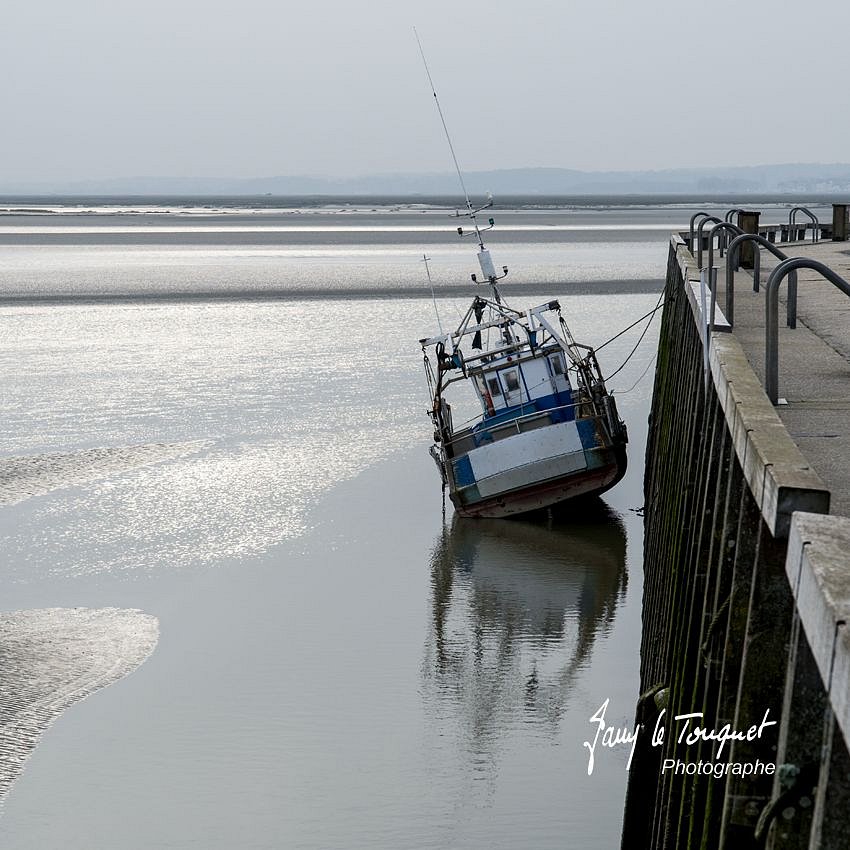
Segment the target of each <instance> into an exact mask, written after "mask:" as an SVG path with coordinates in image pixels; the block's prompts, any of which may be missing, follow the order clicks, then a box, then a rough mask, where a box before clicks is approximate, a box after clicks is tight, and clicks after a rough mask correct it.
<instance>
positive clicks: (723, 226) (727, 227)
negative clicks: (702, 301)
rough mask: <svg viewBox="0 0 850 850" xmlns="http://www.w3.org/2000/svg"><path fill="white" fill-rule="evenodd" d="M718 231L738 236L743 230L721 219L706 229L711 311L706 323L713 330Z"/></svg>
mask: <svg viewBox="0 0 850 850" xmlns="http://www.w3.org/2000/svg"><path fill="white" fill-rule="evenodd" d="M706 221H707V219H706ZM718 232H720V233H723V234H724V235H726V234H727V233H734V234H735V235H736V236H739V235H741V234H742V233H743V232H744V231H743V230H741V228H740V227H738V225H737V224H732V223H731V222H728V221H721V222H720V223H719V224H715V225H714V227H712V228H711V230H709V231H708V283H709V286H710V287H711V312H710V313H709V314H708V315H709V317H710V318H709V322H708V324H709V327H710V329H711V330H712V331H713V330H714V308H715V306H716V305H717V277H716V276H715V274H714V234H715V233H718ZM718 247H719V246H718ZM720 256H721V257H722V256H723V254H722V253H721V254H720ZM727 279H728V278H727Z"/></svg>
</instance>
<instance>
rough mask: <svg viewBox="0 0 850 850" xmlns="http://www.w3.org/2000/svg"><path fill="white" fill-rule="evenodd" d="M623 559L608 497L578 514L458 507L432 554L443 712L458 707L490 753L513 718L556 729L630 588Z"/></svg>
mask: <svg viewBox="0 0 850 850" xmlns="http://www.w3.org/2000/svg"><path fill="white" fill-rule="evenodd" d="M625 559H626V533H625V529H624V527H623V524H622V522H621V520H620V518H619V517H618V516H617V515H616V514H614V513H613V512H612V511H611V510H610V509H609V508H608V507H607V506H606V505H604V504H603V503H602V502H601V501H595V502H594V503H593V504H592V505H591V506H590V507H589V508H588V509H587V512H586V513H585V514H582V515H581V516H580V517H577V516H576V515H575V511H574V510H573V511H572V513H571V518H570V521H569V523H558V524H555V523H552V522H547V521H546V520H536V521H529V520H522V521H521V520H516V519H512V520H507V519H479V520H468V519H459V518H457V517H455V519H454V521H453V522H452V524H451V527H450V528H447V529H445V530H444V533H443V535H442V537H441V538H440V539H439V540H438V542H437V545H436V547H435V549H434V551H433V555H432V562H431V582H432V627H431V629H430V637H429V643H428V646H427V647H426V653H425V664H424V671H423V673H424V679H425V682H424V693H425V699H426V700H427V701H429V702H431V701H433V703H434V704H432V706H431V708H432V709H433V712H434V714H435V715H438V716H442V717H443V718H444V719H445V718H446V715H447V714H457V715H459V716H458V717H457V719H458V720H459V721H460V723H461V726H462V727H463V729H465V730H466V731H465V732H464V733H463V737H466V738H467V740H466V742H465V743H466V745H468V746H471V747H472V748H473V749H474V750H475V751H477V752H479V754H481V755H484V754H485V752H486V751H487V750H489V749H490V747H489V745H488V741H492V740H493V739H494V738H496V737H498V736H500V735H501V734H502V733H503V732H505V731H506V730H507V729H508V728H510V727H511V726H515V725H525V724H528V723H532V724H543V725H544V726H545V727H550V728H551V729H552V730H555V729H556V728H557V726H558V722H559V720H560V718H561V716H562V714H563V712H564V709H565V707H566V705H567V702H568V700H569V697H570V691H571V686H572V685H573V684H574V683H575V682H576V680H577V678H579V677H580V676H581V671H582V670H583V669H586V668H587V667H588V665H589V664H590V658H591V653H592V650H593V646H594V642H595V640H596V638H597V636H598V635H601V634H604V633H605V632H606V631H607V630H608V629H609V628H610V625H611V623H612V622H613V618H614V615H615V612H616V610H617V606H618V604H620V603H621V601H622V600H623V598H624V596H625V591H626V581H627V579H626V569H625ZM469 734H471V735H472V737H473V740H471V741H470V740H469V739H468V735H469Z"/></svg>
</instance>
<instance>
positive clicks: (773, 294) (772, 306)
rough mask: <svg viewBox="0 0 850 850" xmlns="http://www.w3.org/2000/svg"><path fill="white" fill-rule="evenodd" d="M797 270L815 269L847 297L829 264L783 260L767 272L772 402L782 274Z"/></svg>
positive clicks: (767, 379) (848, 286) (767, 372)
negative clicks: (768, 274) (768, 275)
mask: <svg viewBox="0 0 850 850" xmlns="http://www.w3.org/2000/svg"><path fill="white" fill-rule="evenodd" d="M730 251H731V249H730ZM797 269H812V270H813V271H816V272H817V273H818V274H820V275H821V276H823V277H825V278H826V279H827V280H828V281H829V282H830V283H831V284H832V285H833V286H835V287H836V288H837V289H840V290H841V291H842V292H843V293H844V294H845V295H847V296H850V283H848V282H847V281H846V280H844V278H843V277H841V276H840V275H838V274H836V273H835V272H834V271H833V270H832V269H831V268H829V266H826V265H824V264H823V263H821V262H819V261H818V260H812V259H810V258H809V257H792V258H791V259H790V260H784V261H783V262H781V263H780V264H779V265H778V266H777V267H776V268H775V269H774V270H773V271H772V272H771V273H770V277H769V278H768V279H767V283H766V284H765V302H764V304H765V306H764V311H765V318H764V325H765V326H764V390H765V392H766V393H767V397H768V398H769V399H770V402H771V404H778V403H779V287H780V285H781V284H782V281H783V280H784V279H785V277H786V276H787V275H789V274H791V273H792V272H794V271H796V270H797Z"/></svg>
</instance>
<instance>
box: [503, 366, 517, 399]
mask: <svg viewBox="0 0 850 850" xmlns="http://www.w3.org/2000/svg"><path fill="white" fill-rule="evenodd" d="M502 377H503V378H504V379H505V389H506V390H507V391H508V392H509V393H514V392H516V391H517V390H518V389H519V375H517V372H516V369H511V370H510V372H502Z"/></svg>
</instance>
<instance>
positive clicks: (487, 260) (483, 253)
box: [413, 27, 508, 303]
mask: <svg viewBox="0 0 850 850" xmlns="http://www.w3.org/2000/svg"><path fill="white" fill-rule="evenodd" d="M413 34H414V35H415V36H416V43H417V44H418V45H419V55H420V56H421V57H422V64H423V65H424V66H425V73H426V74H427V75H428V84H429V85H430V86H431V94H433V95H434V103H435V104H437V112H438V113H439V115H440V123H441V124H442V125H443V132H444V133H445V134H446V141H447V142H448V143H449V150H450V151H451V154H452V162H454V165H455V171H456V172H457V179H458V181H459V182H460V188H461V190H462V191H463V199H464V201H465V202H466V212H465V213H464V215H465V216H467V217H468V218H469V219H470V220H471V221H472V226H473V227H474V228H475V236H476V238H477V239H478V248H479V251H478V265H479V266H481V272H482V274H483V275H484V277H485V278H486V279H487V281H488V282H489V283H490V286H491V287H492V288H493V295H494V297H495V298H496V301H497V302H498V303H501V298H500V297H499V290H498V289H496V281H497V280H501V279H502V278H503V277H506V276H507V274H508V267H507V266H502V274H500V275H497V274H496V269H495V266H494V265H493V260H492V258H491V257H490V252H489V251H488V250H487V249H486V248H485V247H484V239H483V237H482V236H481V233H482V230H490V228H492V227H493V226H494V221H493V219H492V218H491V219H490V221H489V226H488V227H485V228H479V227H478V221H477V220H476V218H475V216H476V214H477V213H480V212H481V210H486V209H488V208H489V207H492V206H493V199H492V197H489V196H488V200H487V203H486V204H484V206H482V207H478V208H477V209H476V208H475V207H473V206H472V202H471V201H470V200H469V192H467V190H466V183H465V182H464V180H463V172H462V171H461V170H460V164H459V163H458V161H457V154H456V153H455V147H454V145H453V144H452V137H451V135H450V134H449V128H448V125H447V124H446V118H445V116H444V115H443V108H442V107H441V106H440V98H438V97H437V89H436V88H435V86H434V80H433V79H432V77H431V70H430V68H429V67H428V60H427V59H426V58H425V51H424V50H423V49H422V41H421V39H420V38H419V33H418V32H417V31H416V27H414V28H413ZM458 215H460V213H458ZM457 232H458V235H459V236H464V235H465V234H464V232H463V228H462V227H459V228H458V229H457ZM426 267H427V264H426ZM472 280H473V282H475V283H477V282H478V278H477V277H476V276H475V275H472Z"/></svg>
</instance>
